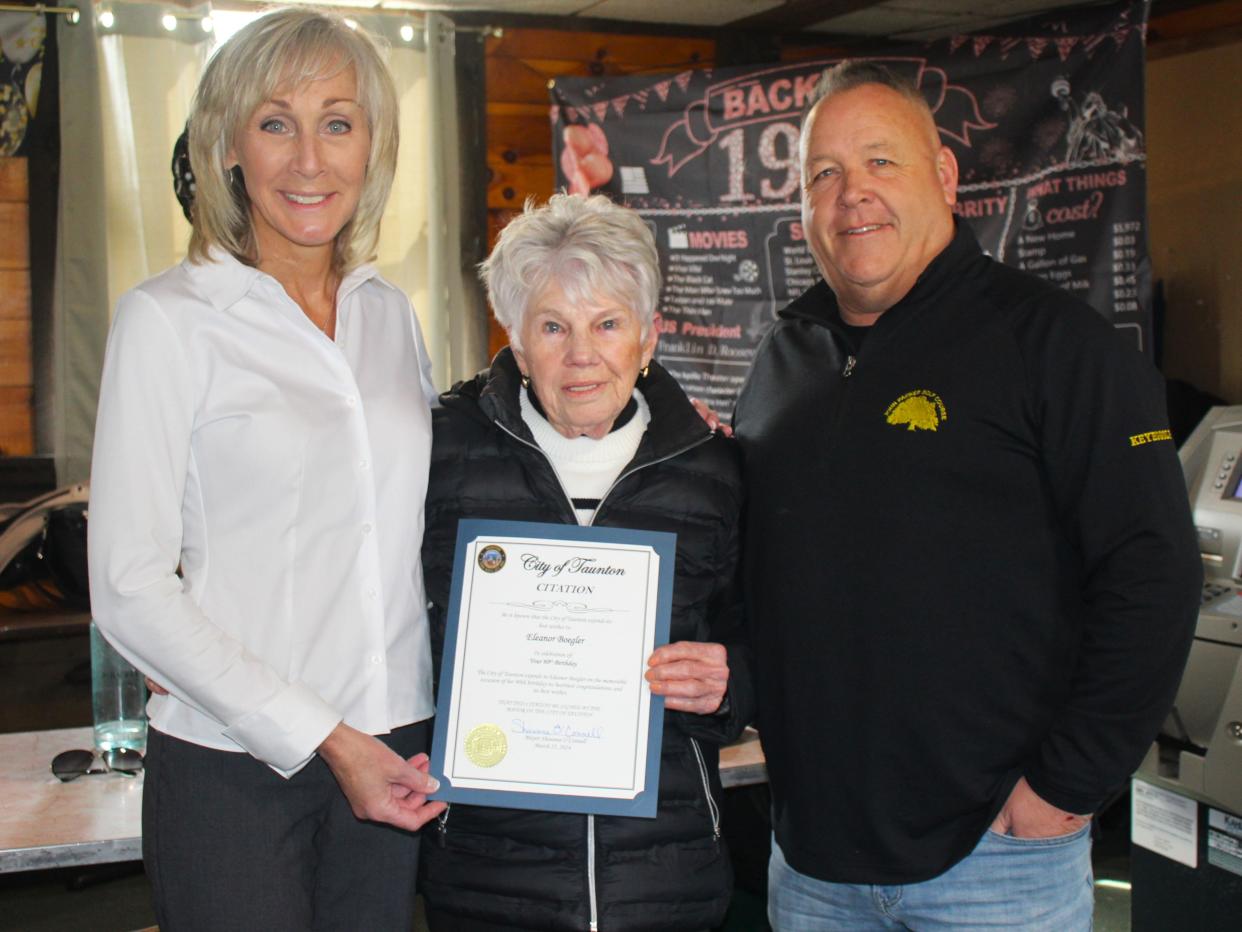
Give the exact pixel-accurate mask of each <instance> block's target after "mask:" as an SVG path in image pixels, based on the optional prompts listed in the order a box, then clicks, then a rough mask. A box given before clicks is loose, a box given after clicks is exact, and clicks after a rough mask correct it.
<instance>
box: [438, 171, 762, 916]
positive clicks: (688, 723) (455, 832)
mask: <svg viewBox="0 0 1242 932" xmlns="http://www.w3.org/2000/svg"><path fill="white" fill-rule="evenodd" d="M483 271H484V276H485V279H486V283H487V288H488V292H489V294H490V297H491V300H492V305H493V307H494V309H495V312H496V316H497V318H498V319H499V321H500V323H501V324H502V325H503V326H504V328H505V331H506V332H507V334H508V336H509V341H510V346H509V347H508V348H506V349H503V350H501V351H500V353H499V354H498V355H497V356H496V358H495V360H494V361H493V362H492V365H491V368H490V369H489V370H487V371H485V372H483V373H481V374H480V375H479V376H477V377H476V378H475V379H473V380H472V381H467V382H462V383H459V384H458V385H456V386H454V387H453V389H452V390H451V391H449V392H447V393H445V394H444V395H442V396H441V398H440V401H441V407H440V408H438V409H436V410H435V411H434V412H433V415H432V423H433V431H434V438H435V442H434V445H433V453H432V464H431V477H430V480H429V486H428V493H427V504H426V516H427V527H426V534H425V536H424V541H423V566H424V576H425V578H426V580H427V594H428V598H429V600H430V602H431V624H432V640H433V646H434V648H435V650H436V653H437V656H438V652H439V648H440V647H441V644H442V640H443V635H444V629H445V608H446V606H447V604H448V599H449V585H450V576H451V571H452V555H453V549H454V547H453V542H454V538H455V535H456V530H457V522H458V520H459V519H460V518H495V519H509V520H522V521H543V522H559V523H564V524H575V523H577V524H592V525H602V526H608V527H623V528H638V529H643V530H653V531H671V532H674V533H676V535H677V559H676V570H675V582H674V590H673V605H672V627H671V636H670V643H669V644H667V645H664V646H662V647H659V648H657V649H656V650H655V652H654V653H653V654H652V656H651V658H650V659H649V661H648V670H647V674H646V675H647V679H648V680H649V682H650V685H651V690H652V692H653V693H656V694H657V695H662V696H664V697H665V709H666V712H665V724H664V745H663V749H662V756H661V767H660V786H659V795H660V800H659V810H658V815H657V817H656V818H655V819H642V818H626V817H617V816H591V815H578V814H567V813H553V812H532V811H525V810H514V809H501V808H484V807H477V806H467V805H461V804H453V805H452V806H450V808H449V809H448V810H447V811H446V812H444V813H443V814H441V816H440V817H439V820H438V822H436V823H434V824H429V825H428V826H427V828H426V829H425V830H424V840H425V842H426V843H425V844H424V846H423V868H424V870H423V876H422V884H421V889H422V892H423V896H424V898H425V899H426V901H427V906H428V919H429V922H430V925H431V928H432V930H433V932H484V930H488V932H490V930H501V929H505V930H508V929H517V928H521V929H540V930H544V932H547V930H556V929H578V930H585V929H597V930H602V932H614V930H616V932H623V930H644V932H652V930H658V929H707V928H709V927H712V926H715V925H717V924H719V923H720V921H721V919H722V918H723V916H724V913H725V910H726V908H727V906H728V901H729V896H730V892H731V887H732V874H731V870H730V867H729V859H728V854H727V852H726V850H725V845H724V842H723V839H722V838H721V833H720V809H719V805H718V800H719V797H720V780H719V775H718V772H717V770H718V747H719V745H720V744H722V743H725V742H728V741H730V740H732V739H733V738H735V737H736V736H737V735H738V734H739V733H740V732H741V730H742V728H743V727H744V726H745V725H746V724H747V723H748V722H749V720H750V718H751V716H752V711H753V699H752V688H751V680H750V672H749V670H750V664H749V656H748V653H747V651H746V650H745V648H744V647H742V646H741V644H740V642H737V641H738V639H739V638H740V627H741V625H740V621H741V619H740V607H739V603H738V599H737V594H736V590H735V586H734V570H735V568H736V564H737V556H738V516H739V510H740V506H741V495H742V491H741V489H742V486H741V479H740V472H739V463H738V458H737V455H736V452H735V450H734V448H733V444H732V441H730V440H727V439H726V438H725V437H723V436H721V435H720V434H719V433H717V432H714V431H713V430H711V429H710V428H709V427H708V426H707V424H705V423H704V421H703V420H702V419H701V418H700V417H699V415H698V414H697V413H696V411H695V409H694V407H693V406H692V405H691V403H690V401H689V399H687V397H686V395H685V394H684V393H683V392H682V390H681V388H680V387H679V386H678V385H677V383H676V382H675V381H674V380H673V378H672V377H671V376H670V375H669V374H668V373H667V372H666V371H665V370H664V369H663V368H661V367H660V365H659V363H657V362H655V361H654V359H653V358H652V357H653V354H654V352H655V347H656V340H657V336H658V328H657V325H656V324H657V322H656V319H655V307H656V298H657V295H658V292H659V281H660V272H659V260H658V256H657V254H656V249H655V243H654V241H653V239H652V235H651V232H650V231H649V230H648V228H647V226H646V224H645V223H644V222H643V221H642V219H641V218H640V217H639V216H638V215H637V214H635V213H634V212H633V211H631V210H628V209H626V208H623V207H620V206H617V205H615V204H613V203H612V202H610V201H609V200H608V199H606V198H604V197H600V196H596V197H590V198H587V197H580V196H570V195H557V196H555V197H553V198H552V199H551V201H550V202H549V203H548V205H547V206H545V207H542V208H538V209H534V208H532V207H531V206H530V205H528V206H527V209H526V211H525V212H524V213H523V214H521V215H519V216H518V217H517V218H516V219H514V220H513V221H512V222H511V223H510V224H509V225H508V226H507V227H506V228H505V229H504V231H503V232H502V233H501V235H500V239H499V241H498V242H497V244H496V248H495V249H494V250H493V252H492V254H491V256H490V257H489V258H488V260H487V261H486V262H485V263H484V265H483ZM735 642H736V643H735Z"/></svg>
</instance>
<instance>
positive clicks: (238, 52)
mask: <svg viewBox="0 0 1242 932" xmlns="http://www.w3.org/2000/svg"><path fill="white" fill-rule="evenodd" d="M349 67H353V69H354V74H355V76H356V78H357V81H358V103H359V105H360V106H361V107H362V110H363V112H365V113H366V116H367V121H368V124H369V127H370V131H371V153H370V156H369V158H368V161H367V174H366V180H365V181H364V182H363V185H362V193H361V196H360V198H359V201H358V209H357V210H356V211H355V212H354V216H353V217H352V218H351V219H350V221H349V222H348V223H347V224H345V227H344V228H343V229H342V230H341V232H340V233H339V234H337V237H336V243H335V246H334V249H333V266H334V267H335V269H336V270H337V271H338V272H341V273H344V272H348V271H350V270H351V269H353V268H356V267H357V266H359V265H361V264H362V263H364V262H367V261H369V260H370V259H371V258H372V256H373V255H374V253H375V247H376V244H377V243H378V241H379V229H380V218H381V217H382V216H383V213H384V205H385V203H386V202H387V201H388V192H389V190H390V189H391V187H392V179H393V175H394V173H395V172H396V169H397V91H396V88H395V87H394V86H393V82H392V76H391V75H390V74H389V72H388V67H387V66H386V65H385V64H384V60H383V58H382V57H381V55H380V50H379V47H378V45H377V43H376V40H375V39H373V38H371V37H370V36H369V35H368V34H367V33H366V32H364V31H363V30H362V29H360V28H359V29H353V28H350V26H349V25H347V24H346V22H345V20H344V19H343V18H342V17H341V16H339V15H337V14H335V13H332V12H329V11H327V10H309V9H305V8H298V7H290V8H288V9H283V10H275V11H273V12H271V13H267V14H264V15H263V16H260V17H259V18H258V19H256V20H254V21H253V22H251V23H249V24H248V25H246V26H245V27H244V28H242V29H240V30H238V32H237V34H236V35H234V36H233V37H232V38H230V39H229V40H228V41H227V42H225V43H224V45H222V46H221V47H220V49H219V51H217V52H216V54H215V55H213V56H212V58H211V60H210V61H209V62H208V63H207V68H206V70H205V71H204V72H203V77H202V80H200V81H199V84H198V90H197V91H196V92H195V94H194V103H193V105H192V107H191V109H190V127H189V129H190V132H189V151H190V167H191V168H192V169H193V171H194V178H195V186H196V190H195V195H194V207H193V208H192V211H191V223H192V225H193V228H194V231H193V233H192V235H191V237H190V249H189V255H190V259H191V261H196V262H197V261H202V260H203V259H205V258H206V257H207V251H208V249H209V248H210V247H212V246H217V247H220V248H222V249H225V250H227V251H228V252H230V253H232V254H233V255H234V256H235V257H236V258H238V259H240V260H242V261H246V262H250V261H253V260H254V259H255V256H254V254H253V253H254V231H253V229H252V228H251V220H250V199H249V197H248V196H247V194H246V191H245V188H244V186H243V185H242V184H240V182H238V181H237V180H236V178H235V176H234V175H233V173H232V172H226V171H225V169H224V162H225V158H226V156H227V154H228V152H229V149H230V148H232V146H233V141H234V137H235V136H236V134H237V132H238V131H239V130H240V129H241V127H242V125H243V124H244V123H245V121H246V120H248V119H249V118H250V115H251V114H252V113H253V112H254V110H255V108H256V107H258V106H259V105H260V104H261V103H262V102H263V101H265V100H268V99H270V98H271V96H272V95H273V94H275V93H276V92H277V91H278V90H279V89H280V88H281V87H282V86H285V85H289V84H294V85H296V84H300V83H302V82H304V81H309V80H312V79H314V78H323V77H332V76H333V75H334V74H336V73H338V72H339V71H341V70H343V69H346V68H349Z"/></svg>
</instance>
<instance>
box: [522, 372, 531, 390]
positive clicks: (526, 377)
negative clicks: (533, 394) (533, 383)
mask: <svg viewBox="0 0 1242 932" xmlns="http://www.w3.org/2000/svg"><path fill="white" fill-rule="evenodd" d="M522 387H523V388H530V376H529V375H527V374H526V373H525V372H523V373H522Z"/></svg>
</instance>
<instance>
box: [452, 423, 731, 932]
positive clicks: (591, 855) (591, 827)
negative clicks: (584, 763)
mask: <svg viewBox="0 0 1242 932" xmlns="http://www.w3.org/2000/svg"><path fill="white" fill-rule="evenodd" d="M492 423H494V424H495V425H496V426H497V427H499V428H500V429H501V430H503V431H504V432H505V433H506V434H508V435H509V436H510V437H512V438H513V439H514V440H516V441H517V442H518V443H521V444H523V445H525V446H528V447H530V448H531V449H532V450H535V451H537V452H538V453H539V455H540V456H542V457H543V458H544V459H545V460H547V462H548V466H549V467H551V469H552V475H554V476H556V484H557V485H559V486H560V487H561V494H563V495H565V501H566V502H568V504H569V513H570V514H571V515H573V516H574V523H575V524H576V523H577V518H578V513H577V511H575V510H574V502H573V499H571V498H570V497H569V496H568V495H567V494H565V485H564V483H562V482H561V477H560V476H559V475H558V474H557V472H556V466H555V465H553V463H552V457H550V456H548V454H547V452H546V451H545V450H544V449H543V448H542V447H540V446H539V444H537V443H531V442H530V441H529V440H527V439H526V438H524V437H519V436H518V435H517V434H515V433H514V432H513V431H511V430H509V428H507V427H505V425H504V424H502V423H500V421H498V420H495V419H493V421H492ZM713 436H714V434H711V433H709V434H708V435H707V436H706V437H701V438H700V439H698V440H696V441H694V442H693V443H688V444H686V445H685V446H684V447H681V448H680V449H677V450H674V451H673V452H672V453H669V454H667V455H665V456H662V457H660V458H659V459H658V460H652V461H651V462H650V463H642V464H640V465H638V466H635V467H634V468H633V469H629V470H626V471H625V472H623V473H621V475H619V476H617V478H616V479H614V480H613V482H612V485H610V486H609V487H608V491H607V492H605V493H604V494H603V495H601V496H600V499H599V504H598V505H596V506H595V511H593V512H591V520H590V521H588V522H587V525H588V526H590V525H593V524H594V523H595V518H596V517H597V516H598V515H599V510H600V509H601V508H602V507H604V502H606V501H607V500H608V496H609V495H611V494H612V490H613V489H615V488H616V487H617V486H618V485H619V484H620V483H621V482H622V481H623V480H624V479H628V478H629V477H630V476H632V475H634V473H636V472H638V471H639V470H640V469H646V468H647V467H648V466H655V465H656V464H657V463H663V462H665V461H666V460H671V459H672V458H673V457H674V456H681V454H683V453H685V452H686V451H687V450H693V449H694V448H695V447H697V446H698V445H699V444H702V443H706V442H707V441H709V440H711V439H712V437H713ZM690 742H691V743H692V744H693V745H694V753H695V756H696V757H697V758H698V761H699V774H700V775H701V776H702V778H703V791H704V793H705V794H706V796H707V806H708V809H709V810H710V811H711V813H712V833H713V834H714V835H715V838H716V841H717V843H719V841H720V811H719V810H718V809H717V808H716V801H715V800H714V799H712V794H711V790H710V789H708V782H707V768H706V766H705V765H704V763H703V754H702V752H701V751H700V750H699V746H698V744H697V742H695V740H694V739H693V738H691V739H690ZM441 818H443V819H444V820H446V821H447V818H448V812H447V811H446V812H444V813H443V814H442V816H441ZM440 829H441V831H443V830H444V822H441V823H440ZM587 896H588V898H589V900H590V906H591V926H590V930H591V932H598V930H599V914H598V909H597V904H596V899H595V816H593V815H588V816H587Z"/></svg>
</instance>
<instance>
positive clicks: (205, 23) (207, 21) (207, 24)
mask: <svg viewBox="0 0 1242 932" xmlns="http://www.w3.org/2000/svg"><path fill="white" fill-rule="evenodd" d="M198 24H199V26H201V27H202V28H203V32H211V30H213V29H215V28H216V24H215V23H214V22H212V19H211V17H210V16H204V17H203V18H202V19H201V20H199V22H198Z"/></svg>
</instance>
